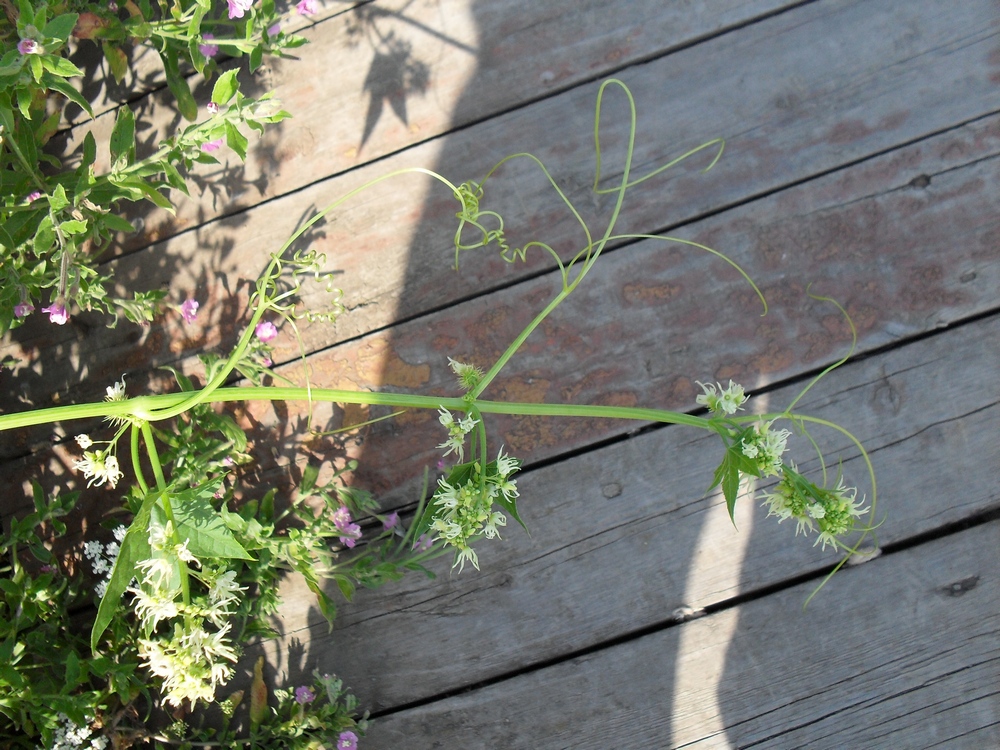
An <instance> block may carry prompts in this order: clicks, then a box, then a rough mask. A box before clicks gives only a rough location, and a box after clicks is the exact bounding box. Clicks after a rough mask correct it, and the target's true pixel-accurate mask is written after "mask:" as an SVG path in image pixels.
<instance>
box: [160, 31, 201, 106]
mask: <svg viewBox="0 0 1000 750" xmlns="http://www.w3.org/2000/svg"><path fill="white" fill-rule="evenodd" d="M160 59H162V60H163V72H164V73H166V76H167V86H168V87H169V88H170V91H171V93H172V94H173V95H174V98H175V99H176V100H177V109H178V111H179V112H180V113H181V116H182V117H183V118H184V119H185V120H188V121H189V122H194V121H195V120H196V119H198V103H197V102H196V101H195V100H194V97H193V96H192V95H191V89H190V87H189V86H188V82H187V80H186V79H184V78H183V77H182V76H181V73H180V69H179V68H178V66H177V51H176V50H174V49H168V50H166V51H165V52H161V53H160Z"/></svg>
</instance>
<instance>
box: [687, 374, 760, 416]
mask: <svg viewBox="0 0 1000 750" xmlns="http://www.w3.org/2000/svg"><path fill="white" fill-rule="evenodd" d="M695 382H696V383H698V385H700V386H701V388H702V390H703V391H704V393H702V394H701V395H700V396H698V397H697V398H696V399H695V403H697V404H700V405H701V406H707V407H708V409H709V411H713V412H715V413H716V414H735V413H736V412H737V411H738V410H739V409H740V407H742V406H743V404H744V403H746V401H747V399H748V398H749V397H748V396H747V395H746V394H745V393H744V392H743V386H742V385H739V384H738V383H734V382H733V381H732V380H730V381H729V386H728V387H727V388H725V389H723V387H722V384H721V383H716V384H715V385H712V384H711V383H708V384H707V385H706V384H705V383H701V382H699V381H695Z"/></svg>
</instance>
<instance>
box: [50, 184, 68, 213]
mask: <svg viewBox="0 0 1000 750" xmlns="http://www.w3.org/2000/svg"><path fill="white" fill-rule="evenodd" d="M49 205H50V206H52V210H53V211H62V210H63V209H64V208H66V206H68V205H69V198H67V197H66V188H64V187H63V186H62V185H56V189H55V190H53V191H52V195H51V196H49Z"/></svg>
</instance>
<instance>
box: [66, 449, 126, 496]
mask: <svg viewBox="0 0 1000 750" xmlns="http://www.w3.org/2000/svg"><path fill="white" fill-rule="evenodd" d="M73 468H74V469H76V470H77V471H82V472H83V476H84V478H85V479H89V480H90V481H89V482H88V483H87V486H88V487H92V486H93V485H94V483H95V482H107V483H108V486H109V487H111V488H112V489H114V488H115V487H116V486H117V485H118V480H120V479H121V478H122V472H121V470H120V469H119V468H118V459H117V458H115V457H114V456H113V455H108V454H106V453H101V452H97V451H86V452H85V453H84V454H83V458H82V459H80V460H79V461H76V462H75V463H74V464H73Z"/></svg>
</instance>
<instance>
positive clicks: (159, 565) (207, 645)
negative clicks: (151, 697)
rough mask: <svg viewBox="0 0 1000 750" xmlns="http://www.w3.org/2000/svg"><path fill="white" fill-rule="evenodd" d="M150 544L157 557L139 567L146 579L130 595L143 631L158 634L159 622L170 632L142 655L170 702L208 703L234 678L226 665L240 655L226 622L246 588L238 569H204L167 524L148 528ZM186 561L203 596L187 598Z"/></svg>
mask: <svg viewBox="0 0 1000 750" xmlns="http://www.w3.org/2000/svg"><path fill="white" fill-rule="evenodd" d="M149 544H150V547H151V548H152V550H153V556H152V557H151V558H150V559H149V560H143V561H142V562H140V563H139V564H138V569H139V571H140V573H141V576H142V579H141V581H140V583H139V585H138V586H135V587H133V588H130V589H129V592H130V593H131V594H132V595H133V596H134V600H133V606H134V607H135V611H136V614H137V616H138V617H139V620H140V622H141V625H142V628H143V630H144V631H145V632H147V633H155V631H156V629H157V628H158V627H159V626H160V624H161V623H166V624H167V625H172V628H171V631H170V632H169V633H168V634H166V635H162V636H155V635H154V636H152V637H149V638H145V639H141V640H140V641H139V655H140V656H141V657H142V658H143V659H144V660H145V661H146V663H147V665H148V666H149V670H150V671H151V672H152V673H153V674H154V675H156V676H157V677H160V678H161V679H162V680H163V692H164V701H165V702H166V703H167V704H169V705H171V706H175V707H176V706H181V705H182V704H183V703H184V701H190V702H191V703H194V702H195V701H198V700H203V701H209V702H210V701H212V700H213V699H214V697H215V690H216V688H217V687H219V686H220V685H223V684H225V683H226V682H228V681H229V679H230V678H231V677H232V675H233V668H232V666H231V665H230V664H229V663H227V662H235V661H236V658H237V656H236V651H235V649H234V648H233V646H232V645H231V643H230V641H229V639H228V638H227V635H228V633H229V629H230V623H229V622H228V621H229V619H230V618H231V617H232V616H233V614H234V612H235V609H236V607H237V606H238V605H239V602H240V599H241V596H242V593H243V592H244V591H246V588H245V587H242V586H240V585H239V584H238V583H237V581H236V571H234V570H228V569H226V568H223V567H218V568H217V567H213V566H204V567H203V566H202V564H201V561H199V560H198V558H197V557H195V556H194V555H193V554H192V553H191V551H190V550H189V549H188V540H185V541H184V542H182V543H177V541H176V534H175V533H174V529H173V525H172V524H171V523H170V522H169V521H168V522H167V523H166V524H159V523H156V522H153V523H151V524H150V528H149ZM182 562H184V563H187V564H188V565H190V566H191V567H190V568H189V569H188V571H189V574H190V575H191V576H192V577H193V578H195V579H196V580H197V581H199V582H200V583H201V584H202V585H203V587H204V588H205V590H206V592H205V593H204V594H202V595H197V596H191V595H190V592H189V593H188V595H187V596H185V595H184V593H183V590H182V585H181V578H182V575H184V573H183V572H182V571H181V563H182ZM191 568H198V569H199V570H198V571H194V570H192V569H191Z"/></svg>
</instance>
